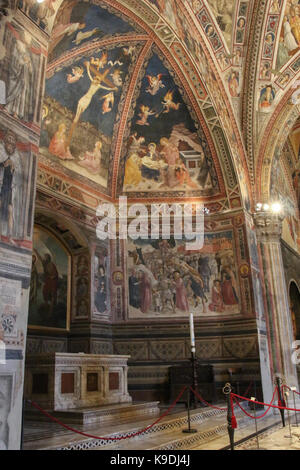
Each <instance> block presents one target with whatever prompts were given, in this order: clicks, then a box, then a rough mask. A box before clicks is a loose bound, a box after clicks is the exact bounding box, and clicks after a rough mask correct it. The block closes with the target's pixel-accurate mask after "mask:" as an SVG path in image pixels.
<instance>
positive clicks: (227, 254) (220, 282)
mask: <svg viewBox="0 0 300 470" xmlns="http://www.w3.org/2000/svg"><path fill="white" fill-rule="evenodd" d="M128 289H129V318H145V319H146V318H149V317H156V318H161V317H166V316H171V317H173V316H186V315H188V313H189V312H193V313H194V314H195V315H200V316H205V317H208V316H216V315H226V314H230V315H231V314H235V313H238V312H239V311H240V291H239V283H238V280H237V271H236V261H235V254H234V241H233V233H232V232H231V231H226V232H217V233H214V234H205V243H204V247H203V248H202V250H200V251H186V249H185V241H184V240H175V239H174V238H171V239H170V240H162V239H159V240H156V241H148V240H139V241H135V242H133V241H130V242H128Z"/></svg>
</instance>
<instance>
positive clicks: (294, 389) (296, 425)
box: [291, 387, 298, 427]
mask: <svg viewBox="0 0 300 470" xmlns="http://www.w3.org/2000/svg"><path fill="white" fill-rule="evenodd" d="M291 390H292V392H293V400H294V410H296V399H295V395H296V393H295V392H296V387H292V388H291ZM295 421H296V424H294V426H295V427H298V419H297V411H295Z"/></svg>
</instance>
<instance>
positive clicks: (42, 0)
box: [36, 0, 44, 3]
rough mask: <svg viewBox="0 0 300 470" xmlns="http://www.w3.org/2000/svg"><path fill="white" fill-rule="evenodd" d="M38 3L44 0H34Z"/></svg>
mask: <svg viewBox="0 0 300 470" xmlns="http://www.w3.org/2000/svg"><path fill="white" fill-rule="evenodd" d="M36 1H37V2H38V3H43V2H44V0H36Z"/></svg>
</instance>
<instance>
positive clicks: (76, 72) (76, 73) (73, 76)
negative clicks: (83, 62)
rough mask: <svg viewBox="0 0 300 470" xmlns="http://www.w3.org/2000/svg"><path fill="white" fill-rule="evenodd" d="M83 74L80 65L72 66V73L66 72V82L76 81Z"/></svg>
mask: <svg viewBox="0 0 300 470" xmlns="http://www.w3.org/2000/svg"><path fill="white" fill-rule="evenodd" d="M82 76H83V68H82V67H73V68H72V73H68V75H67V82H68V83H76V82H78V80H80V79H81V77H82Z"/></svg>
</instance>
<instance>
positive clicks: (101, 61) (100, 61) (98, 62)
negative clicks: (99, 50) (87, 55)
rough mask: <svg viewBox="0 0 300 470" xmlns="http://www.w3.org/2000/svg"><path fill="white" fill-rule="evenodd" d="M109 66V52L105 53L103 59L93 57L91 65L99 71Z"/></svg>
mask: <svg viewBox="0 0 300 470" xmlns="http://www.w3.org/2000/svg"><path fill="white" fill-rule="evenodd" d="M106 64H107V52H103V54H102V56H101V57H91V65H95V66H96V69H97V70H98V71H99V70H100V69H103V67H105V65H106Z"/></svg>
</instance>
